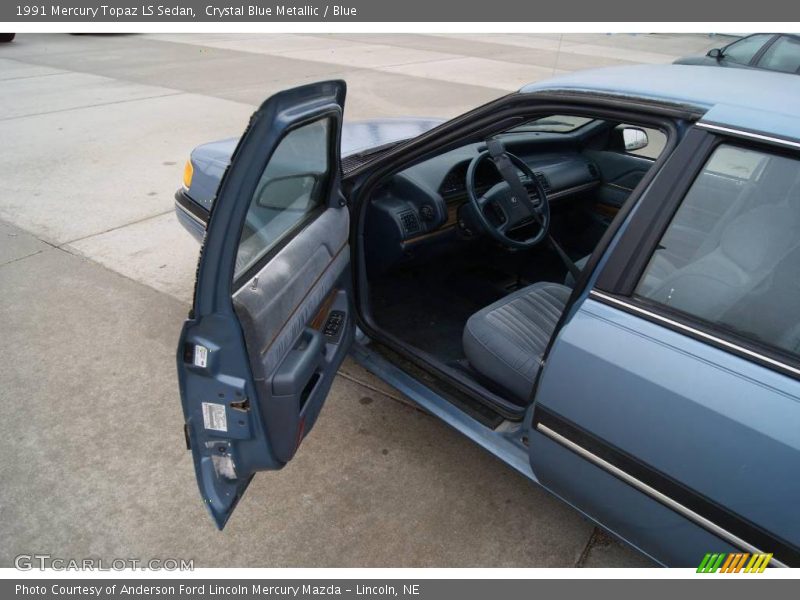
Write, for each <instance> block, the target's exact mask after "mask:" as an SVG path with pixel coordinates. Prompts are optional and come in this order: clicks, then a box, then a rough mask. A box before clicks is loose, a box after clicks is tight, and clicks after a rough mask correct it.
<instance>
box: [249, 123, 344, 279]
mask: <svg viewBox="0 0 800 600" xmlns="http://www.w3.org/2000/svg"><path fill="white" fill-rule="evenodd" d="M330 128H331V126H330V120H329V119H323V120H320V121H315V122H313V123H309V124H307V125H303V126H301V127H298V128H297V129H294V130H292V131H290V132H289V133H288V134H287V135H286V136H285V137H284V138H283V140H281V142H280V143H279V144H278V147H277V148H276V149H275V152H274V153H273V154H272V157H271V158H270V160H269V163H268V164H267V167H266V168H265V169H264V172H263V173H262V175H261V178H260V180H259V182H258V185H257V186H256V189H255V192H254V193H253V198H252V199H251V201H250V207H249V208H248V210H247V217H246V219H245V223H244V227H243V229H242V235H241V237H240V239H239V247H238V250H237V253H236V268H235V270H234V279H238V278H239V277H240V276H241V275H242V274H243V273H245V272H246V271H247V270H248V269H249V268H251V267H252V266H253V265H254V264H255V263H256V262H257V261H258V260H259V259H260V258H261V257H263V256H264V255H265V254H267V252H269V250H270V249H271V248H273V247H274V246H275V244H276V243H277V242H278V241H279V240H280V239H281V238H282V237H283V236H284V235H285V234H286V233H287V232H288V231H290V230H291V229H292V228H293V227H294V226H295V225H297V224H298V223H299V222H300V221H302V220H303V218H304V217H305V216H306V215H308V214H309V212H311V211H312V210H313V209H314V208H316V207H317V206H319V205H320V204H321V203H322V202H323V200H324V194H325V191H326V190H327V187H328V185H327V184H328V178H329V174H330V164H329V157H328V148H329V140H328V138H329V135H330Z"/></svg>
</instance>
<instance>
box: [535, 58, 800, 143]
mask: <svg viewBox="0 0 800 600" xmlns="http://www.w3.org/2000/svg"><path fill="white" fill-rule="evenodd" d="M564 91H571V92H585V93H595V94H597V93H598V92H599V93H602V94H603V95H605V96H618V97H620V98H625V99H639V100H644V101H648V102H658V103H667V104H673V105H680V106H684V107H687V108H690V109H692V110H695V111H699V112H701V113H703V117H702V119H701V120H702V121H703V122H706V123H713V124H715V125H719V126H723V127H728V128H731V129H744V130H749V131H755V132H758V133H762V134H765V135H770V136H775V137H779V138H789V139H795V140H797V139H800V102H799V100H800V76H797V75H791V74H785V73H774V72H771V71H763V70H758V69H735V68H721V67H705V66H693V65H631V66H624V67H607V68H603V69H592V70H589V71H576V72H574V73H569V74H566V75H561V76H558V77H554V78H552V79H547V80H542V81H537V82H535V83H531V84H528V85H526V86H525V87H523V88H522V89H521V90H520V92H521V93H525V94H535V93H545V92H564Z"/></svg>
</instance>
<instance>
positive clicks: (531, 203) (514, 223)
mask: <svg viewBox="0 0 800 600" xmlns="http://www.w3.org/2000/svg"><path fill="white" fill-rule="evenodd" d="M486 146H487V148H486V149H485V150H481V151H480V152H479V153H478V156H476V157H475V158H473V159H472V162H470V164H469V168H468V169H467V181H466V188H467V195H468V197H469V200H470V203H471V204H472V208H473V212H474V214H475V217H476V218H477V219H478V221H479V223H480V224H481V226H482V227H483V228H484V229H485V230H486V232H487V233H488V234H489V235H491V236H492V237H493V238H495V239H496V240H497V241H498V242H500V243H501V244H503V245H505V246H508V247H510V248H516V249H525V248H532V247H533V246H535V245H537V244H539V243H540V242H542V241H543V240H544V239H545V237H547V234H548V231H549V229H550V204H549V202H548V201H547V193H546V192H545V191H544V187H542V184H541V182H540V181H539V180H538V179H537V178H536V176H535V175H534V174H533V171H531V169H530V167H529V166H528V165H527V164H525V162H524V161H523V160H522V159H520V158H519V157H517V156H514V155H513V154H511V153H510V152H506V151H505V148H504V147H503V145H502V142H500V140H497V139H491V140H487V141H486ZM484 161H491V162H492V163H493V164H494V166H495V167H496V168H497V171H498V172H499V173H500V175H501V177H502V178H503V181H501V182H499V183H497V184H495V185H493V186H492V187H490V188H489V189H488V190H486V191H485V192H484V193H483V194H479V193H478V190H477V186H476V183H475V176H476V174H477V172H478V167H479V166H480V165H481V164H482V163H483V162H484ZM531 191H533V192H535V194H534V197H533V198H532V197H531V195H532V194H531ZM487 209H490V210H494V212H495V214H497V215H498V216H499V217H500V223H499V224H497V223H493V222H492V221H491V220H490V219H489V218H488V217H487V214H486V211H487ZM531 223H536V224H537V225H538V228H537V231H536V233H535V234H534V235H533V236H532V237H529V238H527V239H522V240H520V239H516V238H514V237H512V236H511V235H510V232H511V231H512V230H514V229H516V228H518V227H521V226H523V225H528V224H531Z"/></svg>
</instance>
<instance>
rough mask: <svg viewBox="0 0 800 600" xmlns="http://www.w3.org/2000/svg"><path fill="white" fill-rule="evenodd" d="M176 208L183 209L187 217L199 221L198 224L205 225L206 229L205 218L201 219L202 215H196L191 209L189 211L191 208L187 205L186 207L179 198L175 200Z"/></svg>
mask: <svg viewBox="0 0 800 600" xmlns="http://www.w3.org/2000/svg"><path fill="white" fill-rule="evenodd" d="M175 208H178V209H180V211H181V212H182V213H183V214H185V215H186V216H187V217H189V218H190V219H191V220H192V221H194V222H195V223H197V224H198V225H201V226H202V227H203V229H205V228H206V222H205V221H203V219H201V218H200V217H198V216H197V215H195V214H194V213H192V212H191V211H189V209H187V208H186V207H184V206H183V205H182V204H181V203H180V202H178V201H177V200H176V201H175Z"/></svg>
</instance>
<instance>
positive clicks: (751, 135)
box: [697, 121, 800, 148]
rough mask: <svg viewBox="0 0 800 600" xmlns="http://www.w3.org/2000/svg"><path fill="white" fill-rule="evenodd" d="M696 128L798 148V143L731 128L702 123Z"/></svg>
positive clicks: (799, 145)
mask: <svg viewBox="0 0 800 600" xmlns="http://www.w3.org/2000/svg"><path fill="white" fill-rule="evenodd" d="M697 126H698V127H702V128H703V129H710V130H711V131H719V132H720V133H728V134H731V135H738V136H741V137H746V138H751V139H754V140H759V141H762V142H768V143H770V144H780V145H782V146H789V147H791V148H800V142H792V141H790V140H784V139H781V138H776V137H772V136H769V135H762V134H760V133H753V132H751V131H742V130H741V129H734V128H732V127H722V126H721V125H711V124H710V123H703V122H702V121H701V122H699V123H697Z"/></svg>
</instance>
